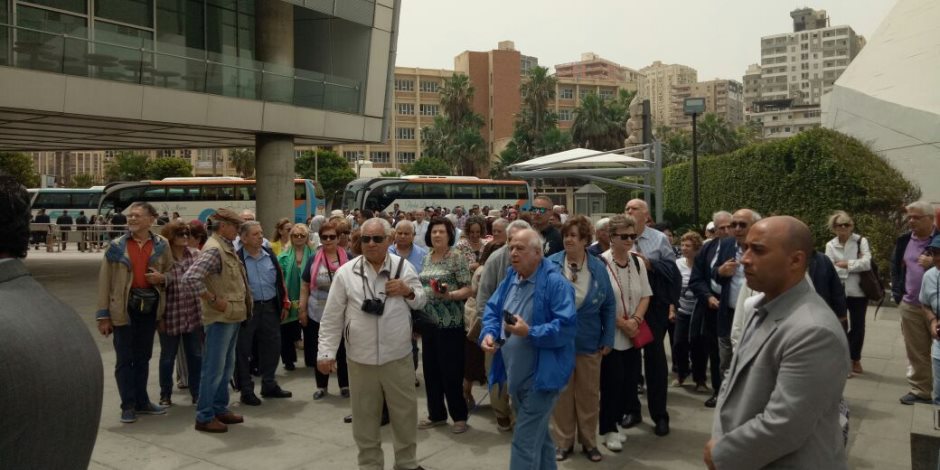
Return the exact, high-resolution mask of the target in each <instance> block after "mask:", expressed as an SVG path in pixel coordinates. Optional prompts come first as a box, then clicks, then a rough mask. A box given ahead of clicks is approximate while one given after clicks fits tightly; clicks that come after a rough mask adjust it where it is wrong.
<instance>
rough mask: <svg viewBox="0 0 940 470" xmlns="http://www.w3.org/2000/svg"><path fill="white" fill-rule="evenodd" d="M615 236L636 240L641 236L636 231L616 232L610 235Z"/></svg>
mask: <svg viewBox="0 0 940 470" xmlns="http://www.w3.org/2000/svg"><path fill="white" fill-rule="evenodd" d="M610 236H611V237H613V238H619V239H621V240H636V239H637V238H639V237H640V236H639V235H637V234H635V233H614V234H611V235H610Z"/></svg>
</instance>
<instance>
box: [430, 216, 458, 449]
mask: <svg viewBox="0 0 940 470" xmlns="http://www.w3.org/2000/svg"><path fill="white" fill-rule="evenodd" d="M454 237H455V230H454V225H453V224H452V223H451V222H450V221H449V220H447V219H445V218H443V217H435V218H433V219H431V222H430V224H429V225H428V231H427V233H425V235H424V241H425V243H426V244H427V246H429V247H430V248H431V249H430V250H429V252H428V254H427V256H426V257H425V258H424V269H423V270H422V271H421V275H420V277H421V284H422V285H423V286H424V289H425V290H426V291H427V298H428V302H427V304H426V305H425V306H424V309H425V310H426V311H428V312H430V313H431V314H433V316H434V317H436V318H437V320H438V324H437V329H435V330H433V331H430V332H425V334H424V336H423V337H422V343H423V344H424V351H423V356H422V358H423V359H422V361H423V363H424V381H425V390H426V391H427V399H428V417H427V419H424V420H422V421H421V422H420V423H418V429H428V428H432V427H435V426H441V425H444V424H447V413H448V411H449V412H450V417H451V419H453V420H454V426H453V428H452V429H451V432H453V433H454V434H460V433H463V432H466V431H467V413H468V411H467V402H466V401H464V396H463V367H464V347H463V343H464V336H465V333H464V322H463V304H464V301H465V300H466V299H467V298H468V297H469V296H470V293H471V291H470V276H471V272H470V266H469V263H468V262H467V258H466V257H465V255H464V254H463V253H461V251H460V250H458V249H457V248H453V249H452V248H450V247H451V246H452V245H453V242H454ZM445 399H446V401H447V406H446V408H445V406H444V402H445Z"/></svg>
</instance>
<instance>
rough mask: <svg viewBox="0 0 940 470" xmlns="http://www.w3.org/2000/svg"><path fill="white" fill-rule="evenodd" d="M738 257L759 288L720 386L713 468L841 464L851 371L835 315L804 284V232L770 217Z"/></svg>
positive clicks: (807, 252) (710, 450) (708, 451)
mask: <svg viewBox="0 0 940 470" xmlns="http://www.w3.org/2000/svg"><path fill="white" fill-rule="evenodd" d="M744 250H745V251H744V255H743V257H742V259H741V263H742V264H743V265H744V274H745V276H746V278H747V285H748V287H750V288H751V289H754V290H757V291H761V292H763V293H764V299H763V300H761V301H760V302H759V303H758V304H757V305H756V306H755V309H754V310H753V311H752V312H750V313H748V317H747V321H746V326H745V329H744V334H743V335H742V339H741V343H740V344H739V346H738V352H737V353H736V354H735V356H734V359H732V362H731V368H730V371H729V374H730V375H729V378H728V380H726V381H725V383H724V384H723V385H722V387H721V392H720V393H719V395H718V407H717V408H716V410H715V419H714V425H713V428H712V439H711V440H710V441H708V444H706V445H705V456H704V457H705V463H706V465H708V468H710V469H721V470H726V469H742V470H743V469H756V468H804V469H814V468H819V469H823V468H824V469H827V470H840V469H845V468H847V466H846V465H847V464H846V456H845V445H844V441H843V436H842V428H841V426H840V425H839V400H840V398H841V397H842V389H843V387H844V386H845V378H846V375H848V372H849V362H848V359H847V357H848V356H847V354H848V343H847V342H846V339H845V333H844V332H843V331H842V327H841V326H840V325H839V321H838V319H836V317H835V316H834V315H833V314H832V311H831V310H830V309H829V306H828V305H827V304H826V302H825V301H823V299H822V298H821V297H819V295H817V294H816V292H815V291H814V290H813V288H812V287H811V286H810V285H809V283H808V282H807V281H806V280H805V273H806V267H807V263H808V259H809V257H810V256H812V253H813V238H812V234H811V233H810V231H809V228H808V227H807V226H806V225H805V224H803V223H802V222H800V221H799V220H797V219H795V218H793V217H786V216H784V217H770V218H767V219H764V220H761V221H759V222H757V223H756V224H754V225H753V227H751V229H750V231H749V232H748V235H747V239H746V242H745V246H744Z"/></svg>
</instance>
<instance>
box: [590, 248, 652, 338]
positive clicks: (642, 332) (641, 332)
mask: <svg viewBox="0 0 940 470" xmlns="http://www.w3.org/2000/svg"><path fill="white" fill-rule="evenodd" d="M630 257H631V258H633V264H634V265H635V267H636V270H637V272H639V271H640V261H639V259H637V257H636V255H634V254H633V253H630ZM602 259H603V258H602ZM604 264H607V261H606V260H604ZM607 269H609V270H610V272H611V273H613V272H614V270H613V269H612V268H611V267H610V265H609V264H607ZM618 283H619V281H618ZM617 290H618V291H620V302H622V303H623V305H624V307H626V305H627V301H626V300H624V298H623V286H618V289H617ZM630 342H631V343H633V347H634V348H637V349H642V348H643V347H644V346H646V345H647V344H650V343H652V342H653V330H651V329H650V325H649V323H647V322H646V321H643V322H642V323H640V326H639V327H638V328H637V330H636V333H635V334H634V335H633V336H632V337H631V338H630Z"/></svg>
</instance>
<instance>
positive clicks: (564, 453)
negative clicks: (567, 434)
mask: <svg viewBox="0 0 940 470" xmlns="http://www.w3.org/2000/svg"><path fill="white" fill-rule="evenodd" d="M572 452H574V446H571V447H569V448H567V449H562V448H561V447H556V448H555V461H556V462H564V461H565V460H568V456H569V455H571V453H572Z"/></svg>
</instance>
